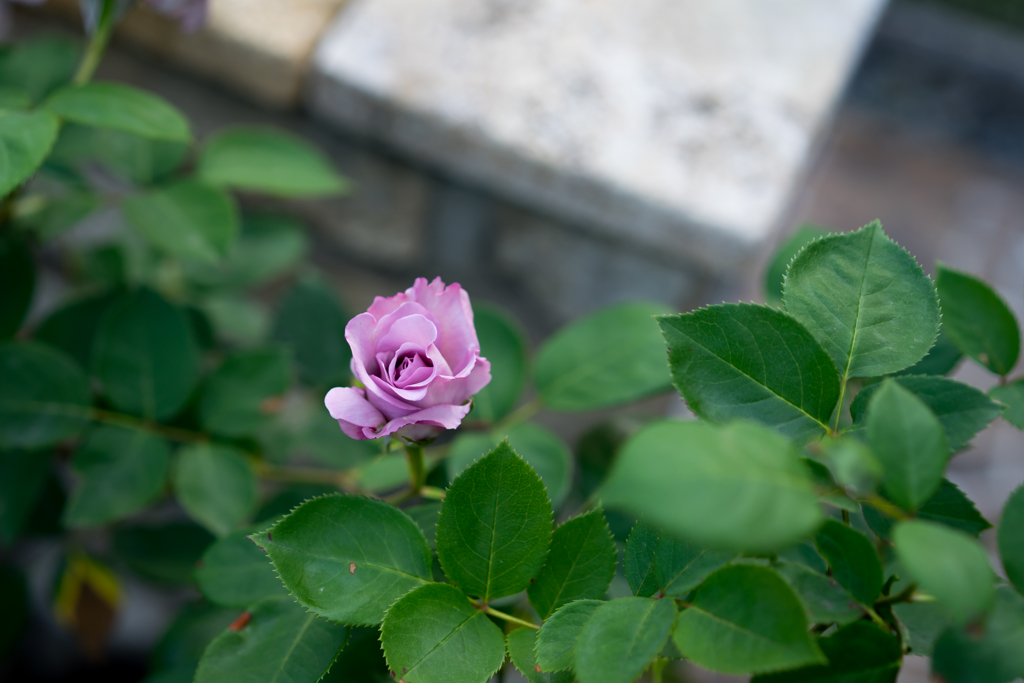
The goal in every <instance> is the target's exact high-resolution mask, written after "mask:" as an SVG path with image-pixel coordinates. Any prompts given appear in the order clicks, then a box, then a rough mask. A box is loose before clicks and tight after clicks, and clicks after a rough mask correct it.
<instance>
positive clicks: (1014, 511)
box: [998, 486, 1024, 591]
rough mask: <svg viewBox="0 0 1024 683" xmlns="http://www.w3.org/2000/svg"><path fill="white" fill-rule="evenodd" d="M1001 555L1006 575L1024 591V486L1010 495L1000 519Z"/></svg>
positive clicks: (1019, 589)
mask: <svg viewBox="0 0 1024 683" xmlns="http://www.w3.org/2000/svg"><path fill="white" fill-rule="evenodd" d="M998 539H999V555H1000V557H1001V558H1002V560H1003V568H1004V569H1005V570H1006V577H1007V578H1008V579H1010V582H1011V583H1012V584H1013V585H1014V586H1016V587H1017V590H1018V591H1024V486H1018V487H1017V490H1016V491H1014V492H1013V493H1012V494H1011V495H1010V499H1009V500H1007V501H1006V507H1004V508H1003V516H1002V519H1000V520H999V534H998Z"/></svg>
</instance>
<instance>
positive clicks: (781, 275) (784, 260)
mask: <svg viewBox="0 0 1024 683" xmlns="http://www.w3.org/2000/svg"><path fill="white" fill-rule="evenodd" d="M828 232H829V231H828V230H827V229H825V228H823V227H821V226H818V225H811V224H809V223H805V224H804V225H801V226H799V227H798V228H797V229H796V230H794V231H793V233H792V234H791V235H790V236H789V237H788V238H787V239H786V241H785V242H783V243H782V244H780V245H779V246H778V247H777V248H776V249H775V254H774V255H773V256H772V260H771V262H770V263H769V264H768V268H767V269H766V270H765V272H764V296H765V299H767V300H768V302H769V303H782V291H783V287H784V285H785V280H786V270H787V269H788V268H789V264H790V263H791V262H792V261H793V257H795V256H796V255H797V254H799V253H800V251H801V250H802V249H803V248H804V247H805V246H807V245H808V244H810V243H811V242H813V241H814V240H816V239H820V238H822V237H824V236H825V235H827V234H828Z"/></svg>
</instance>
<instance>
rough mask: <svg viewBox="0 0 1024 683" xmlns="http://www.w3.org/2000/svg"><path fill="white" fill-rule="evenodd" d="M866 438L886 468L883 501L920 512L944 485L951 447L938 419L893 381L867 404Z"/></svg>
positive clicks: (882, 386) (887, 381)
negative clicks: (944, 474)
mask: <svg viewBox="0 0 1024 683" xmlns="http://www.w3.org/2000/svg"><path fill="white" fill-rule="evenodd" d="M867 437H868V444H869V445H870V446H871V450H872V451H873V452H874V454H875V455H876V456H877V457H878V459H879V461H880V462H881V463H882V466H883V467H884V468H885V476H884V478H883V480H882V483H883V486H884V487H885V491H886V495H887V496H888V497H889V498H890V499H891V500H892V501H893V502H894V503H896V504H897V505H899V506H900V507H902V508H905V509H907V510H916V509H918V508H919V507H921V506H922V505H923V504H924V503H925V502H927V500H928V499H929V498H931V497H932V495H934V494H935V491H936V490H938V488H939V484H940V483H941V482H942V473H943V472H944V471H945V470H946V462H947V461H948V459H949V453H950V448H949V442H948V441H947V440H946V432H945V429H944V428H943V426H942V423H941V422H939V419H938V417H936V416H935V413H933V412H932V411H931V409H930V408H928V406H927V405H926V404H925V403H924V402H923V401H922V400H921V399H919V398H918V397H917V396H915V395H914V394H912V393H911V392H910V391H908V390H907V389H905V388H904V387H903V386H901V385H900V384H899V383H897V381H896V380H893V379H887V380H885V381H884V382H883V383H882V385H881V387H880V388H879V389H878V391H876V392H875V393H874V394H872V396H871V400H870V402H869V404H868V416H867Z"/></svg>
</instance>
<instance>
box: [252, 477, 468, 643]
mask: <svg viewBox="0 0 1024 683" xmlns="http://www.w3.org/2000/svg"><path fill="white" fill-rule="evenodd" d="M255 540H256V542H257V543H259V544H260V545H261V546H262V547H263V549H264V550H266V551H267V554H268V555H269V556H270V559H271V560H272V561H273V562H274V566H275V568H276V569H277V573H278V575H279V576H280V577H281V580H282V581H284V584H285V586H287V588H288V590H289V591H291V592H292V594H293V595H295V597H296V598H297V599H298V600H299V602H300V603H301V604H302V605H303V606H305V607H306V608H307V609H309V610H312V611H313V612H316V613H317V614H319V615H320V616H323V617H326V618H328V619H330V620H331V621H338V622H342V623H347V624H365V625H368V626H372V625H374V624H378V623H380V620H381V618H382V617H383V616H384V611H385V610H387V608H388V607H390V606H391V605H392V604H393V603H394V602H395V600H397V599H398V598H400V597H402V596H403V595H405V594H406V593H408V592H409V591H410V590H412V589H414V588H418V587H419V586H422V585H423V584H424V583H428V582H430V578H431V573H430V562H431V559H430V549H429V548H428V547H427V542H426V540H425V539H424V538H423V532H422V531H420V530H419V528H418V527H417V526H416V523H415V522H414V521H412V520H411V519H410V518H409V517H408V515H406V514H405V513H403V512H402V511H401V510H399V509H397V508H395V507H392V506H391V505H388V504H387V503H383V502H381V501H377V500H373V499H371V498H363V497H360V496H340V495H332V496H324V497H322V498H314V499H313V500H310V501H306V502H305V503H303V504H302V505H301V506H300V507H299V508H298V509H297V510H295V512H293V513H292V514H290V515H288V516H287V517H285V518H284V519H283V520H281V521H279V522H278V523H277V524H275V525H274V526H272V527H271V528H270V529H268V530H267V531H265V532H263V533H262V534H259V535H257V536H256V537H255ZM467 604H468V603H467Z"/></svg>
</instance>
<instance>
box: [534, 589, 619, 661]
mask: <svg viewBox="0 0 1024 683" xmlns="http://www.w3.org/2000/svg"><path fill="white" fill-rule="evenodd" d="M604 604H606V603H604V602H603V601H601V600H577V601H576V602H570V603H569V604H568V605H565V606H564V607H562V608H560V609H559V610H558V611H556V612H555V613H554V614H552V615H551V617H550V618H548V619H546V620H545V621H544V624H543V625H542V626H541V627H540V631H539V632H538V633H537V650H536V651H537V664H539V665H540V668H541V670H542V671H566V670H568V669H571V668H572V665H573V656H572V655H573V648H574V647H575V646H576V642H577V641H578V640H579V638H580V633H581V632H582V631H583V627H584V626H585V625H586V623H587V622H588V621H590V617H592V616H593V615H594V612H596V611H597V609H598V608H599V607H601V606H602V605H604Z"/></svg>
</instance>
